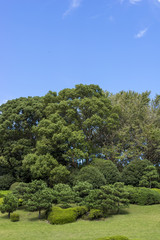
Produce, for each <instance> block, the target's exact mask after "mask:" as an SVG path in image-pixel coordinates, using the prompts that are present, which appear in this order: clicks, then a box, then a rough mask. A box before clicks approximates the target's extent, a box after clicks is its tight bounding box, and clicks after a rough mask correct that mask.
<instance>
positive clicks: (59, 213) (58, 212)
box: [48, 207, 77, 224]
mask: <svg viewBox="0 0 160 240" xmlns="http://www.w3.org/2000/svg"><path fill="white" fill-rule="evenodd" d="M76 219H77V213H76V212H75V211H74V210H73V209H72V208H68V209H62V208H60V207H52V211H51V212H50V213H49V216H48V221H49V222H50V223H51V224H65V223H71V222H75V221H76Z"/></svg>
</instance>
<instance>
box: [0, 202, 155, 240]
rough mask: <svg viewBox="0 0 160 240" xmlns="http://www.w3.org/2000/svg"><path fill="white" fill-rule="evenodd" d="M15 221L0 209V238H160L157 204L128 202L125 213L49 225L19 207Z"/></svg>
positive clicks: (91, 239)
mask: <svg viewBox="0 0 160 240" xmlns="http://www.w3.org/2000/svg"><path fill="white" fill-rule="evenodd" d="M17 212H18V213H19V214H20V217H21V219H20V221H19V222H11V221H10V220H9V219H8V218H7V214H1V213H0V240H41V239H42V240H51V239H54V240H95V239H96V238H98V237H104V236H113V235H124V236H127V237H129V238H131V239H140V240H160V205H153V206H136V205H131V206H130V208H129V209H128V214H124V215H115V216H112V217H109V218H106V219H105V220H101V221H84V220H78V221H77V222H75V223H70V224H65V225H50V224H48V222H47V221H45V220H44V221H43V220H38V218H37V217H38V213H37V212H35V213H29V212H25V211H22V210H19V211H17Z"/></svg>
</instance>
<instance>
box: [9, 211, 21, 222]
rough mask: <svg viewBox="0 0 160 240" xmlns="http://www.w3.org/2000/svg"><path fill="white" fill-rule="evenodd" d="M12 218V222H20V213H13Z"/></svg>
mask: <svg viewBox="0 0 160 240" xmlns="http://www.w3.org/2000/svg"><path fill="white" fill-rule="evenodd" d="M10 219H11V222H18V221H19V214H18V213H11V215H10Z"/></svg>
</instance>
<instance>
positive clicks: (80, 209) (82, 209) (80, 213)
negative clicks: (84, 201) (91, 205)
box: [72, 206, 88, 218]
mask: <svg viewBox="0 0 160 240" xmlns="http://www.w3.org/2000/svg"><path fill="white" fill-rule="evenodd" d="M72 209H73V211H74V212H75V213H76V214H77V218H78V217H82V216H83V215H84V214H86V213H87V211H88V208H87V207H85V206H77V207H74V208H72Z"/></svg>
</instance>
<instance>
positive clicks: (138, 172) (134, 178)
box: [122, 159, 151, 187]
mask: <svg viewBox="0 0 160 240" xmlns="http://www.w3.org/2000/svg"><path fill="white" fill-rule="evenodd" d="M150 165H151V163H150V162H149V161H148V160H140V159H135V160H133V161H132V162H130V164H129V165H128V166H126V167H125V168H124V170H123V172H122V181H123V182H124V183H125V184H126V185H133V186H137V187H138V186H139V181H140V180H141V178H142V176H143V175H144V173H145V169H146V167H148V166H150Z"/></svg>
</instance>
